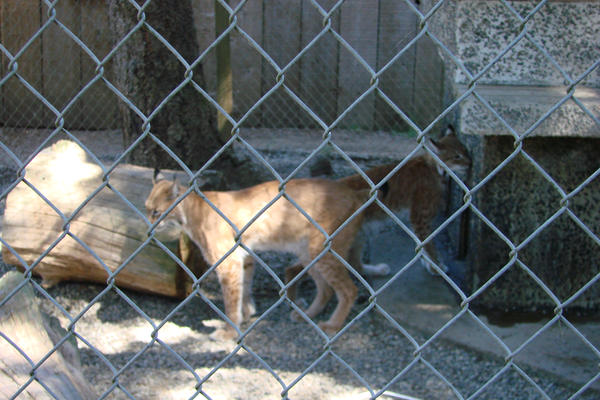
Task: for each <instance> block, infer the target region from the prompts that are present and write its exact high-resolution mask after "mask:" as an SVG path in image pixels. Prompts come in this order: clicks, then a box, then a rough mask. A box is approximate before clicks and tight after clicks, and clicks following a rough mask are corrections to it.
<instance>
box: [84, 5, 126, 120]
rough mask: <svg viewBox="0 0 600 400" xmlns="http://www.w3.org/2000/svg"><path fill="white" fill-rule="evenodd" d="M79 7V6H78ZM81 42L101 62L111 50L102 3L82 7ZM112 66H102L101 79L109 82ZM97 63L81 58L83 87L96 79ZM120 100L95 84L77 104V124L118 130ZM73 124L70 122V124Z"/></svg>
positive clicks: (106, 16)
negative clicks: (107, 79)
mask: <svg viewBox="0 0 600 400" xmlns="http://www.w3.org/2000/svg"><path fill="white" fill-rule="evenodd" d="M77 3H80V2H77ZM80 12H81V36H80V38H81V40H82V41H83V42H84V43H85V44H86V46H87V47H88V48H89V49H90V50H91V51H92V52H93V53H94V54H95V55H96V57H98V59H100V60H102V59H103V58H104V57H105V56H106V55H107V54H108V53H109V52H110V50H112V44H111V36H112V32H111V31H110V27H109V21H108V6H107V4H106V3H105V2H103V1H88V2H85V3H84V4H83V5H81V10H80ZM111 66H112V63H110V62H109V63H108V64H107V65H105V66H104V76H106V77H108V78H109V79H110V77H111V73H112V68H111ZM96 67H97V65H96V63H95V62H93V61H92V59H91V58H90V57H89V56H88V55H87V54H84V53H82V54H81V85H82V86H83V85H86V84H87V83H88V82H90V81H91V80H92V79H93V77H94V76H96ZM120 101H121V100H119V99H118V97H117V96H116V95H115V94H114V93H113V92H112V91H111V90H110V89H108V88H107V87H106V85H105V84H104V83H103V82H96V83H95V84H94V85H93V86H91V87H90V88H89V89H88V90H87V91H86V92H85V93H84V94H83V96H82V97H81V99H80V100H79V109H80V115H79V119H78V120H77V123H78V124H79V125H78V126H80V129H86V130H103V129H115V128H117V127H118V126H119V122H118V115H119V110H118V104H119V102H120ZM72 122H73V121H72Z"/></svg>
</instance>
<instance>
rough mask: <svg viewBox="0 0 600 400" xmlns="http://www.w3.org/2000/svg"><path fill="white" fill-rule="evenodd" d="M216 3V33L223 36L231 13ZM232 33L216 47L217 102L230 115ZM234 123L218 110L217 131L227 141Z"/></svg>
mask: <svg viewBox="0 0 600 400" xmlns="http://www.w3.org/2000/svg"><path fill="white" fill-rule="evenodd" d="M214 5H215V35H216V37H219V36H221V35H222V34H223V33H224V32H225V31H227V29H228V28H229V13H228V12H227V10H226V9H225V8H224V7H223V6H222V5H221V4H220V3H219V2H218V1H217V0H215V1H214ZM230 42H231V35H230V34H229V35H226V36H224V37H223V38H222V39H221V40H220V41H219V42H218V43H217V47H216V52H217V103H219V105H220V106H221V108H222V109H223V111H225V112H226V113H227V114H228V115H231V114H232V113H233V76H232V70H231V44H230ZM231 128H232V125H231V123H230V122H229V120H228V119H227V116H226V115H225V114H223V113H221V112H217V132H218V134H219V136H221V140H222V141H223V142H226V141H227V139H228V137H229V136H231Z"/></svg>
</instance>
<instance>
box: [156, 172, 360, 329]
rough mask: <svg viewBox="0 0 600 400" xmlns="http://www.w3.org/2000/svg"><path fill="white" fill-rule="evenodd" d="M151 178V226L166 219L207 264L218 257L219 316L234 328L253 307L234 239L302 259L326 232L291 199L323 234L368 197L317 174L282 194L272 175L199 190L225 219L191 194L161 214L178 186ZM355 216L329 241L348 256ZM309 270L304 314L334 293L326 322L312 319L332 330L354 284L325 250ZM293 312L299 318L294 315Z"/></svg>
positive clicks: (242, 254)
mask: <svg viewBox="0 0 600 400" xmlns="http://www.w3.org/2000/svg"><path fill="white" fill-rule="evenodd" d="M153 183H154V185H153V187H152V190H151V192H150V195H149V196H148V198H147V200H146V203H145V206H146V209H147V211H148V218H149V220H150V221H151V222H152V223H154V222H155V221H157V220H158V219H159V218H163V220H162V221H161V222H160V223H159V225H158V226H157V230H162V229H164V228H166V227H168V225H169V224H174V225H176V226H177V227H178V228H180V229H182V230H183V231H184V232H185V233H187V235H188V236H189V237H190V238H191V240H192V241H193V242H194V243H195V244H196V245H197V246H198V247H199V248H200V250H201V252H202V255H203V257H204V258H205V260H206V261H207V263H208V264H209V265H214V264H217V263H218V266H217V267H216V269H215V271H216V273H217V277H218V279H219V283H220V285H221V290H222V292H223V297H224V304H225V314H226V315H227V317H228V318H229V319H230V320H231V322H232V323H233V324H235V325H236V326H239V325H240V324H241V323H242V321H243V320H244V319H245V318H247V317H249V316H250V315H251V314H253V313H254V303H253V301H252V295H251V288H252V278H253V272H254V264H253V262H252V257H251V256H250V255H249V254H248V252H247V251H246V250H244V249H243V248H242V246H241V245H240V246H236V243H237V242H238V240H239V239H241V243H242V244H243V246H247V248H249V249H251V250H252V251H255V250H274V251H286V252H291V253H295V254H296V256H297V257H298V259H299V262H300V263H301V264H303V265H308V264H309V263H310V262H311V261H312V260H313V259H314V258H315V257H317V256H318V255H319V254H320V253H321V252H322V251H323V248H324V243H325V236H324V235H323V233H322V232H321V231H320V230H319V229H318V228H317V227H315V226H314V225H313V224H312V223H311V222H310V221H309V220H308V218H307V217H306V216H305V215H303V214H302V213H301V212H300V211H299V210H298V208H296V205H295V204H297V205H298V206H299V207H300V208H302V210H303V211H304V212H305V213H306V214H308V215H310V217H311V218H313V219H314V221H315V222H316V223H317V224H318V225H319V227H320V228H321V229H322V230H323V231H324V232H326V233H327V234H328V235H330V234H332V233H333V232H334V231H336V229H338V228H339V227H340V225H341V224H342V223H344V221H346V220H347V219H348V218H349V217H350V216H351V215H352V214H353V213H354V212H355V211H356V210H357V209H358V208H359V207H360V206H361V205H362V204H363V203H364V202H366V201H367V199H368V196H369V193H368V192H369V191H368V190H355V189H354V188H352V187H351V185H348V184H346V183H343V182H336V181H333V180H328V179H317V178H309V179H294V180H290V181H289V182H288V183H287V184H286V185H285V194H284V195H283V196H281V197H278V196H279V195H280V192H279V186H280V183H279V182H277V181H270V182H265V183H262V184H258V185H256V186H252V187H250V188H247V189H242V190H237V191H206V192H203V193H204V195H205V196H206V198H207V199H208V200H209V201H210V203H212V205H214V206H215V207H216V208H218V209H219V211H220V212H221V213H222V214H223V215H225V216H226V217H227V218H228V219H229V221H230V222H231V223H229V222H227V221H226V220H225V219H224V218H223V217H222V216H221V215H219V213H217V212H216V211H215V209H213V208H212V206H211V205H209V203H208V202H207V201H206V200H204V199H203V198H202V197H200V196H199V195H198V194H196V193H194V192H192V193H190V194H188V195H187V196H186V197H185V198H184V199H183V200H181V202H179V203H178V204H177V205H176V206H175V207H174V208H173V210H171V211H170V212H169V213H168V215H166V216H163V214H164V213H165V211H166V210H167V209H168V208H169V207H170V206H171V205H172V204H173V202H174V201H175V200H176V199H177V198H178V197H179V196H180V195H181V194H182V193H183V192H184V188H183V187H181V186H180V185H179V184H177V182H174V181H170V180H167V179H165V178H164V177H162V176H161V175H159V174H158V171H157V172H156V173H155V177H154V180H153ZM275 199H276V200H275ZM288 199H291V200H292V201H293V203H292V201H290V200H288ZM272 201H273V203H272V204H271V205H270V207H269V208H267V210H266V211H264V212H263V213H261V210H262V209H263V207H265V206H267V205H268V204H269V203H270V202H272ZM361 220H362V213H361V214H358V215H357V216H356V217H355V218H353V219H352V220H351V221H350V222H349V223H348V224H347V225H346V226H345V227H344V228H343V229H342V230H341V231H340V232H339V233H338V234H337V235H336V236H335V237H334V238H333V239H332V241H331V248H332V250H334V251H335V252H336V253H337V254H339V255H340V256H341V257H343V258H347V255H348V251H349V250H350V246H351V245H352V243H353V241H354V237H355V235H356V233H357V231H358V229H359V228H360V226H361ZM250 221H253V222H252V224H250V225H249V226H248V227H246V225H247V224H248V223H249V222H250ZM234 225H235V227H234ZM308 273H309V274H310V276H311V277H312V279H313V280H314V281H315V285H316V287H317V293H316V295H315V298H314V300H313V302H312V304H311V305H310V307H308V309H307V310H306V314H307V315H308V317H310V318H314V317H315V316H317V315H318V314H319V313H320V312H321V311H322V310H323V309H324V307H325V305H326V304H327V303H328V301H329V300H330V298H331V297H332V295H333V293H334V292H335V295H336V297H337V301H338V303H337V306H336V308H335V310H334V312H333V314H332V315H331V317H330V318H329V320H327V321H326V322H321V323H320V324H319V326H320V327H321V328H322V329H323V330H324V331H325V332H326V333H328V334H332V333H335V332H337V331H338V330H339V329H340V328H341V327H342V325H343V323H344V320H345V319H346V317H347V316H348V313H349V312H350V309H351V307H352V305H353V304H354V301H355V299H356V296H357V288H356V286H355V284H354V283H353V282H352V279H351V278H350V276H349V274H348V271H347V270H346V268H345V267H344V265H343V264H342V263H341V262H340V261H339V260H338V259H337V258H336V256H334V255H333V254H332V253H331V252H326V253H325V254H324V255H323V256H322V257H321V258H320V259H319V260H318V261H317V262H316V263H315V264H314V265H313V266H312V267H311V268H310V269H309V271H308ZM292 316H293V317H294V318H295V319H299V316H298V315H297V314H293V315H292ZM213 335H214V336H215V337H217V338H232V337H234V336H235V329H234V328H233V327H232V326H228V327H227V328H225V329H220V330H218V331H217V332H215V333H214V334H213Z"/></svg>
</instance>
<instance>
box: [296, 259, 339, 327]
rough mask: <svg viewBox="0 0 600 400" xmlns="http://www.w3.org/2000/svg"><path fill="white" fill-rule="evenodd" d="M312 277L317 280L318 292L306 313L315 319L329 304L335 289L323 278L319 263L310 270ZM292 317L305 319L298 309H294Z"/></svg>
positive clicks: (297, 319) (300, 319)
mask: <svg viewBox="0 0 600 400" xmlns="http://www.w3.org/2000/svg"><path fill="white" fill-rule="evenodd" d="M308 273H309V274H310V276H311V278H313V280H314V281H315V286H316V287H317V294H316V295H315V298H314V299H313V301H312V303H311V305H310V307H308V309H307V310H306V311H304V313H305V314H306V315H307V316H308V317H309V318H310V319H313V318H314V317H316V316H317V315H318V314H319V313H320V312H321V311H323V309H324V308H325V306H326V305H327V303H328V302H329V299H331V296H333V290H332V289H331V287H330V286H329V285H328V284H327V282H326V280H325V279H323V277H322V276H321V273H320V272H319V271H318V269H317V265H315V266H313V267H312V268H311V269H309V270H308ZM291 318H292V320H294V321H303V320H304V318H302V316H301V315H300V314H299V313H298V312H297V311H296V310H294V311H292V314H291Z"/></svg>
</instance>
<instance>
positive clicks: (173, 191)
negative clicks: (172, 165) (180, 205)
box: [171, 176, 179, 199]
mask: <svg viewBox="0 0 600 400" xmlns="http://www.w3.org/2000/svg"><path fill="white" fill-rule="evenodd" d="M171 194H172V195H173V198H174V199H176V198H177V197H178V196H179V185H178V184H177V181H176V180H175V176H173V186H171Z"/></svg>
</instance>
